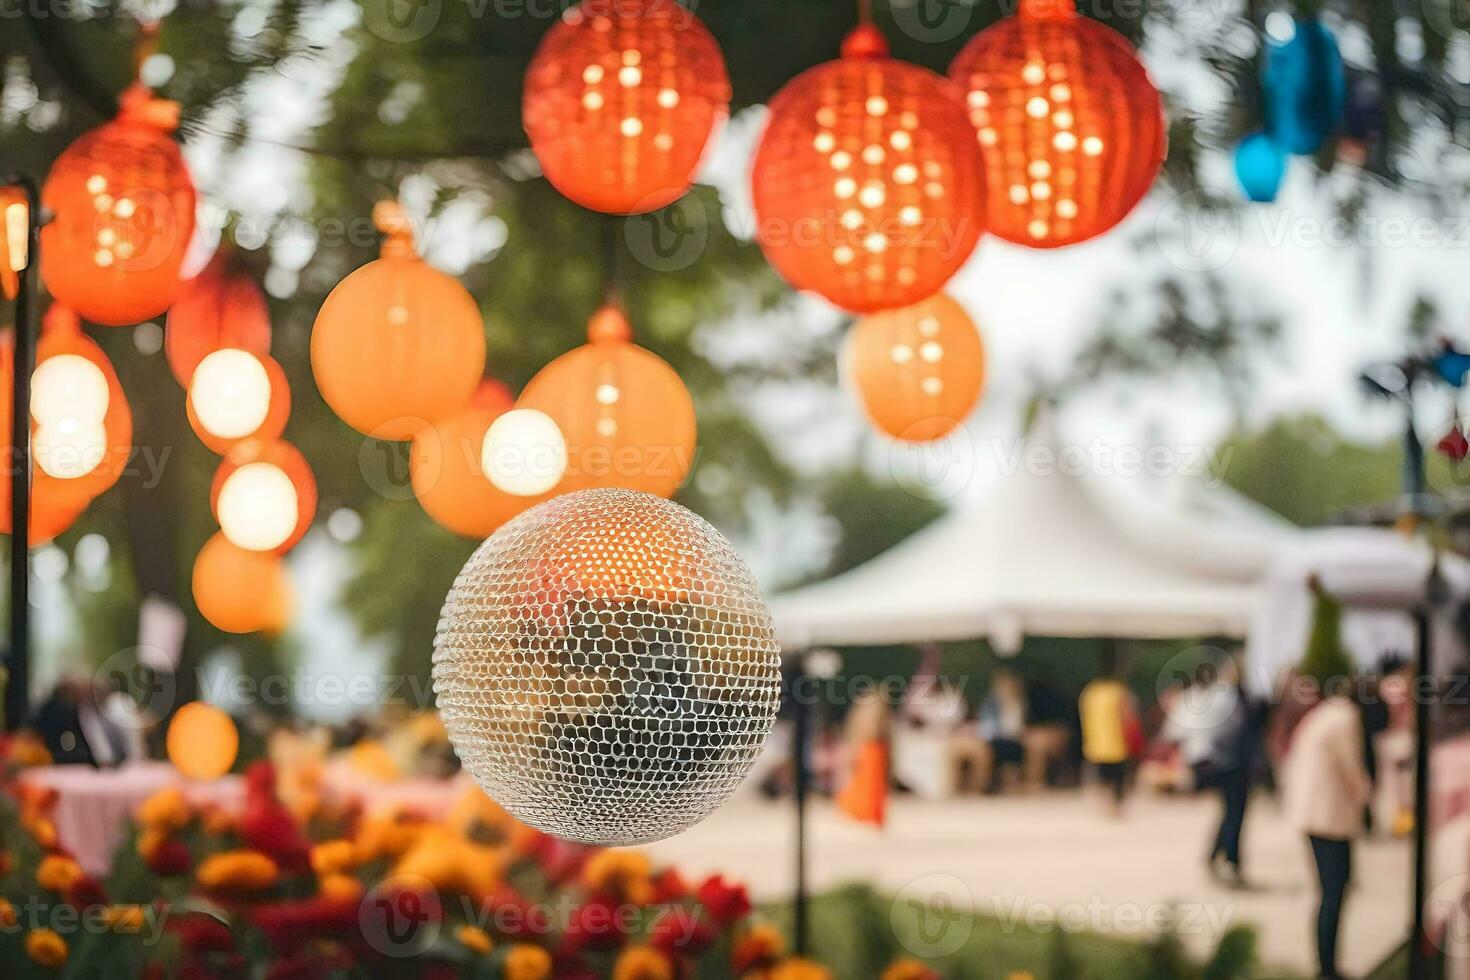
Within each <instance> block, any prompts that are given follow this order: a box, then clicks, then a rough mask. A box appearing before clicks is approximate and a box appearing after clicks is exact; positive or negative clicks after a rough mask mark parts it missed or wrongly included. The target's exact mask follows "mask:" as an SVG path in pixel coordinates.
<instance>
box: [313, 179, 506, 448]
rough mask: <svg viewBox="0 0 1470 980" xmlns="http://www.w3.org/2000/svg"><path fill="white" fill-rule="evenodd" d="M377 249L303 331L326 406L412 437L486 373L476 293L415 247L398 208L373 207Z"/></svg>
mask: <svg viewBox="0 0 1470 980" xmlns="http://www.w3.org/2000/svg"><path fill="white" fill-rule="evenodd" d="M373 220H374V221H375V222H376V223H377V225H378V227H379V228H380V229H381V230H382V231H383V233H384V234H385V235H386V236H387V237H386V239H385V241H384V243H383V250H382V257H381V258H379V259H377V260H376V261H374V262H369V263H368V264H367V265H365V266H363V267H362V268H361V269H358V270H357V271H356V272H353V273H352V274H351V275H349V276H348V277H347V278H346V279H343V280H342V281H341V282H340V283H338V284H337V287H336V288H335V289H333V290H332V292H331V294H330V295H329V296H328V297H327V300H326V302H325V303H323V304H322V308H321V312H320V313H318V314H317V318H316V326H315V327H314V328H313V329H312V333H311V369H312V372H313V373H314V374H315V375H316V383H317V387H318V388H320V389H321V393H322V397H323V398H324V399H325V400H326V402H327V404H328V405H329V406H331V408H332V411H334V412H336V413H337V415H338V416H339V417H340V418H341V419H342V421H344V422H346V423H347V424H348V425H350V426H352V427H353V428H354V429H357V430H358V431H359V432H361V433H363V434H365V435H370V436H374V437H376V438H378V439H388V440H404V439H412V438H413V436H414V433H415V432H417V431H418V430H419V429H420V428H422V427H423V426H424V425H427V424H431V423H433V422H437V421H439V420H440V419H442V418H445V417H447V416H449V415H453V414H454V413H455V412H458V411H459V410H460V409H462V408H464V407H465V405H466V404H468V403H469V399H470V396H471V395H472V394H474V392H475V389H476V388H477V387H478V386H479V384H480V378H481V377H482V376H483V375H484V373H485V324H484V321H483V320H482V319H481V318H480V308H479V307H478V306H477V305H475V300H474V297H472V296H471V295H470V294H469V292H468V291H467V290H466V289H465V288H464V287H463V286H461V285H460V284H459V282H458V281H457V280H455V279H454V278H453V277H452V276H447V275H445V274H444V273H442V272H439V271H437V270H436V269H433V268H431V267H430V266H429V265H428V264H427V263H425V262H424V260H423V259H421V258H419V256H418V253H417V251H415V246H414V241H413V230H412V229H411V228H410V227H409V222H408V218H407V216H406V215H405V214H404V213H403V209H402V208H400V207H399V206H398V205H397V204H394V203H391V202H383V203H380V204H379V205H378V206H377V207H376V208H374V209H373Z"/></svg>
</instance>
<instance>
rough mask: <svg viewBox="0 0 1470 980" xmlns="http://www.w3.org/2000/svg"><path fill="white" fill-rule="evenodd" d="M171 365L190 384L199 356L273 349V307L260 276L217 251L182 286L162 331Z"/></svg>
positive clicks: (261, 353)
mask: <svg viewBox="0 0 1470 980" xmlns="http://www.w3.org/2000/svg"><path fill="white" fill-rule="evenodd" d="M163 342H164V352H165V354H167V356H168V366H169V368H170V370H172V371H173V373H174V377H175V378H178V379H179V384H181V385H183V386H184V388H185V389H186V390H187V389H188V387H189V379H190V378H192V377H193V376H194V369H195V368H196V367H198V366H199V362H200V361H202V360H204V358H205V357H207V356H208V355H210V354H212V353H214V352H215V351H217V350H223V349H225V348H234V349H236V350H243V351H248V352H250V353H251V354H258V355H265V354H269V353H270V349H271V321H270V311H269V309H268V308H267V306H266V301H265V294H264V293H263V292H261V291H260V287H259V286H258V285H256V283H255V280H254V279H251V278H250V277H249V276H247V275H243V274H241V273H240V272H238V271H236V270H235V269H233V268H232V267H231V265H230V261H229V259H228V258H227V257H226V256H225V255H224V254H223V253H217V254H216V255H215V257H214V258H213V259H212V260H211V261H210V263H209V265H207V266H205V267H204V271H203V272H201V273H199V275H197V276H195V277H194V278H193V279H190V280H189V281H188V282H186V283H184V285H183V286H182V287H181V288H180V290H179V296H178V298H177V299H176V300H174V304H173V306H171V307H169V311H168V327H167V329H166V330H165V331H164V335H163Z"/></svg>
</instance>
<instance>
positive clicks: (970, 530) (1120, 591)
mask: <svg viewBox="0 0 1470 980" xmlns="http://www.w3.org/2000/svg"><path fill="white" fill-rule="evenodd" d="M1037 429H1038V431H1039V433H1040V434H1039V435H1038V436H1036V437H1033V438H1032V439H1031V440H1030V449H1029V450H1028V452H1026V453H1023V454H1020V455H1019V457H1018V458H1019V459H1020V460H1021V465H1019V466H1018V467H1017V468H1016V470H1015V472H1014V473H1011V474H1009V475H1007V476H1004V477H1002V478H1001V480H1000V481H999V483H998V484H997V485H996V486H995V487H994V489H993V490H992V491H991V492H990V493H989V495H988V496H987V497H986V498H985V499H984V500H982V501H981V502H979V503H978V504H977V505H973V506H969V507H966V508H964V509H962V510H957V511H955V512H952V513H950V514H947V515H945V516H944V517H942V518H940V519H939V520H937V521H935V522H934V523H933V524H931V525H930V526H928V527H926V528H925V529H923V530H922V531H920V532H918V533H917V534H914V535H913V536H911V537H909V538H908V539H906V540H905V541H903V542H902V543H900V544H899V545H897V546H896V547H894V548H892V549H890V550H889V551H887V552H885V553H884V554H882V555H880V556H878V557H877V558H875V559H873V560H871V561H869V562H867V563H866V564H864V565H861V566H859V567H858V568H855V569H853V570H851V571H849V572H846V573H844V574H842V575H838V576H836V577H834V578H832V579H828V580H827V581H824V582H819V583H817V584H815V585H811V586H808V587H805V588H802V589H797V590H795V591H792V592H788V593H786V594H784V595H779V596H777V597H776V598H775V599H774V600H773V602H772V604H771V605H772V612H773V614H774V617H775V622H776V628H777V631H778V632H779V634H780V636H781V640H782V643H783V644H784V645H785V647H786V648H787V649H788V650H799V649H804V648H810V647H813V646H850V645H879V644H890V643H917V642H925V641H941V640H959V639H973V638H982V637H983V638H988V639H989V640H990V641H991V642H992V643H993V644H995V645H996V646H997V648H998V649H1001V650H1005V651H1014V650H1016V649H1018V648H1019V645H1020V641H1021V639H1022V638H1023V637H1024V636H1026V635H1036V636H1052V637H1058V636H1062V637H1094V636H1115V637H1128V638H1138V639H1144V638H1163V637H1187V636H1204V635H1210V634H1216V635H1228V636H1244V635H1245V633H1246V631H1247V629H1248V627H1249V625H1250V622H1251V618H1252V616H1253V614H1254V612H1255V609H1256V606H1257V605H1258V603H1259V599H1260V581H1261V579H1262V577H1263V576H1264V574H1265V571H1266V569H1267V568H1268V567H1269V565H1270V563H1271V561H1272V560H1273V558H1274V556H1275V554H1276V553H1277V552H1278V551H1279V550H1280V549H1281V548H1282V547H1283V546H1284V545H1286V544H1288V543H1290V542H1291V541H1293V540H1295V539H1296V537H1297V536H1298V535H1299V534H1300V532H1299V531H1297V530H1296V529H1295V528H1294V527H1292V526H1291V525H1289V524H1288V523H1286V522H1285V521H1283V520H1282V519H1280V518H1279V517H1277V516H1276V515H1274V514H1271V513H1269V512H1268V511H1265V510H1264V509H1263V508H1260V507H1258V506H1256V505H1254V504H1252V503H1250V502H1248V501H1246V500H1245V499H1244V498H1242V497H1240V496H1239V495H1237V494H1235V493H1234V492H1233V491H1231V490H1229V489H1228V488H1226V487H1223V486H1209V485H1207V484H1206V482H1205V480H1204V479H1203V478H1197V479H1189V478H1184V477H1169V478H1163V477H1160V478H1156V479H1150V478H1148V477H1138V478H1123V477H1098V476H1089V475H1086V472H1085V471H1086V470H1087V469H1088V468H1089V467H1088V465H1087V463H1086V454H1085V453H1081V452H1073V453H1069V452H1067V451H1066V449H1065V448H1064V447H1059V445H1058V443H1057V442H1056V440H1055V438H1054V437H1053V436H1052V434H1051V427H1050V426H1049V425H1048V424H1046V422H1045V420H1043V422H1042V423H1041V424H1039V425H1038V426H1037ZM1037 447H1043V448H1044V449H1047V450H1050V451H1049V452H1042V453H1039V454H1038V453H1035V452H1033V451H1031V450H1034V449H1036V448H1037ZM1069 460H1070V462H1069ZM1048 461H1049V462H1048Z"/></svg>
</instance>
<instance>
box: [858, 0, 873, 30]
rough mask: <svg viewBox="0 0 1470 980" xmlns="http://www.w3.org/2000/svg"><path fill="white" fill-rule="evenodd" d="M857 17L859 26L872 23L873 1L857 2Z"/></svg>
mask: <svg viewBox="0 0 1470 980" xmlns="http://www.w3.org/2000/svg"><path fill="white" fill-rule="evenodd" d="M857 15H858V23H859V24H871V23H872V22H873V0H857Z"/></svg>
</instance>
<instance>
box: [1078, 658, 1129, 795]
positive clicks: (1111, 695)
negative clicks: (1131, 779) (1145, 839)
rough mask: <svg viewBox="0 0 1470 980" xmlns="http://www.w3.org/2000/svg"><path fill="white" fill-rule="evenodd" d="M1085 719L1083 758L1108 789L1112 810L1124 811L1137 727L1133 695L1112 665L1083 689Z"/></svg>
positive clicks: (1082, 708)
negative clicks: (1132, 739)
mask: <svg viewBox="0 0 1470 980" xmlns="http://www.w3.org/2000/svg"><path fill="white" fill-rule="evenodd" d="M1078 710H1079V712H1080V713H1081V716H1082V756H1083V758H1085V759H1086V760H1087V761H1088V762H1089V763H1091V764H1092V766H1093V768H1094V770H1095V771H1096V773H1097V778H1098V782H1099V783H1101V784H1102V786H1103V787H1104V788H1105V789H1107V790H1108V793H1107V795H1106V797H1105V798H1106V800H1107V805H1108V808H1109V809H1110V810H1111V812H1112V813H1114V814H1119V813H1121V812H1122V810H1123V801H1124V800H1125V799H1126V798H1127V793H1128V760H1129V758H1130V757H1131V755H1132V752H1131V750H1130V746H1129V740H1130V731H1129V729H1130V726H1136V725H1137V719H1138V712H1137V710H1136V709H1135V708H1134V705H1133V695H1132V694H1131V693H1130V692H1129V690H1128V688H1127V687H1126V686H1125V685H1124V684H1123V682H1122V681H1121V680H1119V679H1118V677H1117V674H1116V671H1115V670H1114V669H1113V665H1112V664H1109V667H1108V669H1107V670H1106V671H1105V672H1104V674H1103V676H1101V677H1099V678H1097V679H1096V680H1094V681H1092V682H1091V683H1089V684H1088V685H1087V686H1086V687H1084V688H1083V689H1082V697H1081V699H1080V701H1079V703H1078Z"/></svg>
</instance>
